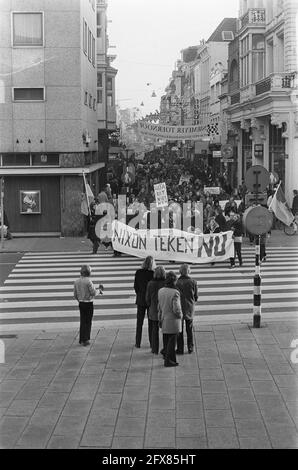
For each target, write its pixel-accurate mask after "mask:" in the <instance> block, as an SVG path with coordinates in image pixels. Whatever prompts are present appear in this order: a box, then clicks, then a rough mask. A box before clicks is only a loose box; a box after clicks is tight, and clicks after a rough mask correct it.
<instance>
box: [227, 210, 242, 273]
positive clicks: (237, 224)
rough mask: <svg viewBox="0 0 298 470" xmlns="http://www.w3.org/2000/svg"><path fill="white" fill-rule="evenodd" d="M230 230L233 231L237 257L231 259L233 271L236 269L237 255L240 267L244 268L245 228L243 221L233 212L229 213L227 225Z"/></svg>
mask: <svg viewBox="0 0 298 470" xmlns="http://www.w3.org/2000/svg"><path fill="white" fill-rule="evenodd" d="M227 226H228V230H232V231H233V238H234V251H235V255H234V257H233V258H230V267H231V268H232V269H233V268H235V267H236V265H235V258H236V255H237V258H238V261H239V266H240V267H241V266H242V264H243V263H242V253H241V248H242V237H243V228H242V221H241V218H240V216H239V214H235V213H234V212H233V211H231V212H230V213H229V221H228V223H227Z"/></svg>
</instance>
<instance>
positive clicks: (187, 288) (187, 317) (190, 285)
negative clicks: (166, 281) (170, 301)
mask: <svg viewBox="0 0 298 470" xmlns="http://www.w3.org/2000/svg"><path fill="white" fill-rule="evenodd" d="M177 288H178V289H179V291H180V294H181V307H182V314H183V318H182V328H181V333H179V335H178V338H177V351H176V353H177V354H184V338H183V326H184V323H185V327H186V336H187V348H188V352H189V354H191V353H192V352H193V349H194V342H193V316H194V311H195V303H196V302H197V300H198V286H197V283H196V281H195V280H194V279H192V278H191V277H190V267H189V265H188V264H182V266H181V267H180V277H179V279H178V282H177Z"/></svg>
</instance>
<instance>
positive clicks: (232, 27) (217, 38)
mask: <svg viewBox="0 0 298 470" xmlns="http://www.w3.org/2000/svg"><path fill="white" fill-rule="evenodd" d="M223 31H232V32H233V33H234V36H235V35H236V32H237V18H224V19H223V20H222V22H221V23H220V25H219V26H218V27H217V28H216V30H215V31H214V32H213V33H212V34H211V36H210V38H209V39H208V40H207V42H226V40H224V39H223V35H222V32H223Z"/></svg>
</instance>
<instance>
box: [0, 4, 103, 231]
mask: <svg viewBox="0 0 298 470" xmlns="http://www.w3.org/2000/svg"><path fill="white" fill-rule="evenodd" d="M0 10H1V15H0V23H1V24H0V29H1V36H0V56H1V61H0V98H1V100H0V165H1V166H0V175H1V176H4V178H5V193H4V194H5V196H4V207H5V211H6V213H7V216H8V220H9V222H10V226H11V230H12V232H13V234H15V235H45V234H47V235H63V236H72V235H81V234H82V233H83V232H84V219H83V217H82V216H81V214H80V206H81V196H82V192H83V191H84V185H83V178H82V174H83V171H84V172H85V174H86V175H87V178H88V179H89V181H90V182H92V184H93V188H95V190H96V189H98V187H99V181H100V180H101V178H102V177H101V173H102V172H104V167H105V162H104V159H102V158H101V156H100V153H99V151H98V114H97V54H96V50H97V40H96V38H97V15H96V3H95V0H64V1H63V2H58V1H53V0H38V1H36V2H34V7H33V6H32V4H31V3H30V5H29V2H28V1H26V0H13V1H12V0H5V1H1V2H0ZM30 201H31V202H30Z"/></svg>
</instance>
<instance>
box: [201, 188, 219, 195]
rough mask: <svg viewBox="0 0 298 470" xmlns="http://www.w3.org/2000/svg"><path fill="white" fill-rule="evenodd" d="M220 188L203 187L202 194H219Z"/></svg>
mask: <svg viewBox="0 0 298 470" xmlns="http://www.w3.org/2000/svg"><path fill="white" fill-rule="evenodd" d="M220 189H221V188H220V187H219V186H216V187H207V186H205V187H204V193H205V194H206V193H209V194H220Z"/></svg>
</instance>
